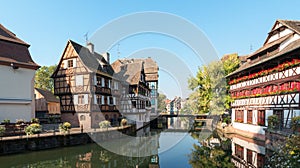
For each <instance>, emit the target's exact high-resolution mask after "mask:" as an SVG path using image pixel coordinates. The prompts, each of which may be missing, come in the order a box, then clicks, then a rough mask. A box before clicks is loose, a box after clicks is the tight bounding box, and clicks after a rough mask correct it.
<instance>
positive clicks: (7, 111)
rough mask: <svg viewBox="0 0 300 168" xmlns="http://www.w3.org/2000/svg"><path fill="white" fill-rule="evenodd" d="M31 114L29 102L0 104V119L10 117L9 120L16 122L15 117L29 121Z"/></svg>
mask: <svg viewBox="0 0 300 168" xmlns="http://www.w3.org/2000/svg"><path fill="white" fill-rule="evenodd" d="M33 117H34V116H33V115H32V107H31V104H0V121H3V120H4V119H10V122H16V120H17V119H24V120H26V121H30V120H31V118H33Z"/></svg>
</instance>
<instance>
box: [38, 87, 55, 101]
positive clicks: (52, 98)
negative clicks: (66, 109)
mask: <svg viewBox="0 0 300 168" xmlns="http://www.w3.org/2000/svg"><path fill="white" fill-rule="evenodd" d="M35 90H36V91H38V92H39V93H40V94H41V95H43V97H44V98H45V99H46V101H47V102H56V103H59V99H58V98H56V97H55V96H54V94H53V93H52V92H50V91H48V90H43V89H39V88H35Z"/></svg>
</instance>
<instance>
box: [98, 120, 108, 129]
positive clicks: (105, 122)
mask: <svg viewBox="0 0 300 168" xmlns="http://www.w3.org/2000/svg"><path fill="white" fill-rule="evenodd" d="M99 127H100V128H106V129H108V127H110V122H109V121H107V120H104V121H101V122H100V123H99Z"/></svg>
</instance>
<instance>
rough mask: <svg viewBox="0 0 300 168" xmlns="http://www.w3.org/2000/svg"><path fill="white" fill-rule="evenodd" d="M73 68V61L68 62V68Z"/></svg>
mask: <svg viewBox="0 0 300 168" xmlns="http://www.w3.org/2000/svg"><path fill="white" fill-rule="evenodd" d="M71 67H73V60H68V68H71Z"/></svg>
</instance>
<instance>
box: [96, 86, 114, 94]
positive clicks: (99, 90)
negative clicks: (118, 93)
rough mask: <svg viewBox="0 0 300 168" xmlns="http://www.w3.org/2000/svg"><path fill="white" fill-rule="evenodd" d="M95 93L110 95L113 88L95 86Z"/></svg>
mask: <svg viewBox="0 0 300 168" xmlns="http://www.w3.org/2000/svg"><path fill="white" fill-rule="evenodd" d="M95 93H97V94H108V95H110V94H111V90H110V88H106V87H98V86H95Z"/></svg>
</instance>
